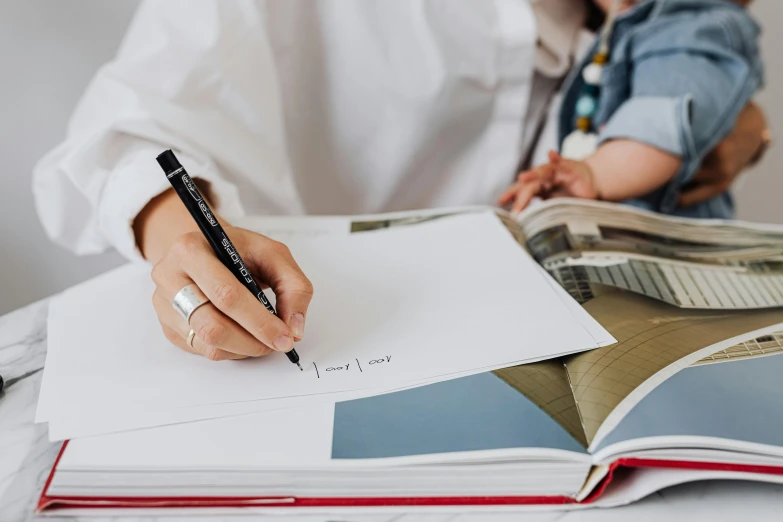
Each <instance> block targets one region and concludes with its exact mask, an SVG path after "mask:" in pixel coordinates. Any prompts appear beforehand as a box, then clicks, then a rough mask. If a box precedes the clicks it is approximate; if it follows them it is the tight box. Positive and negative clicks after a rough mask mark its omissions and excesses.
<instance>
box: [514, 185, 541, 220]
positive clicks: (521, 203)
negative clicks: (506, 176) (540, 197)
mask: <svg viewBox="0 0 783 522" xmlns="http://www.w3.org/2000/svg"><path fill="white" fill-rule="evenodd" d="M540 192H541V180H540V179H536V180H533V181H531V182H529V183H525V184H523V185H522V186H521V187H520V188H519V190H518V191H517V198H516V200H515V201H514V204H513V205H512V207H511V213H512V214H518V213H519V212H522V211H523V210H524V209H525V207H527V205H528V204H529V203H530V200H531V199H533V197H534V196H535V195H536V194H539V193H540Z"/></svg>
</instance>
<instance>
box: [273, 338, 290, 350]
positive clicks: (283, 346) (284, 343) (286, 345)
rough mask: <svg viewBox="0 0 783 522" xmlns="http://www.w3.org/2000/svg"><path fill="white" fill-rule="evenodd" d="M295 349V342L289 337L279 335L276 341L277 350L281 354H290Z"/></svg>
mask: <svg viewBox="0 0 783 522" xmlns="http://www.w3.org/2000/svg"><path fill="white" fill-rule="evenodd" d="M293 347H294V340H293V339H291V337H290V336H288V335H278V336H277V339H275V350H278V351H280V352H290V351H291V348H293Z"/></svg>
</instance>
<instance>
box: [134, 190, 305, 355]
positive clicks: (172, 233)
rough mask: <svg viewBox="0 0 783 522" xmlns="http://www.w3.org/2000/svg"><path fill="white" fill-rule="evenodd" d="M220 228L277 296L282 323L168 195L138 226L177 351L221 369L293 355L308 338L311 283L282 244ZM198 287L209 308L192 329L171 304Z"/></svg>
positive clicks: (163, 320) (158, 306)
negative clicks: (220, 363) (221, 363)
mask: <svg viewBox="0 0 783 522" xmlns="http://www.w3.org/2000/svg"><path fill="white" fill-rule="evenodd" d="M183 212H185V215H183ZM188 219H189V221H188ZM222 224H223V226H224V228H225V230H226V234H227V235H228V236H229V237H230V238H231V241H232V242H233V243H234V246H235V247H236V249H237V251H238V252H239V255H240V256H241V257H242V259H243V260H244V261H245V265H246V266H247V268H248V269H249V270H250V271H251V273H252V274H253V275H254V276H255V277H256V279H257V281H258V282H259V284H261V283H265V284H267V285H269V286H270V287H271V288H272V290H273V291H274V292H275V296H276V299H277V312H278V314H279V316H280V317H279V318H278V317H276V316H275V315H273V314H271V313H269V311H267V310H266V308H265V307H264V305H262V304H261V303H260V302H259V301H258V300H257V299H256V298H255V296H253V294H252V293H250V292H249V291H248V290H247V289H246V288H245V287H244V286H243V285H242V284H241V283H240V282H239V281H238V280H237V279H236V278H235V277H234V275H233V274H232V273H231V272H230V271H229V270H228V269H227V268H226V267H225V266H223V264H222V263H221V262H220V261H219V260H218V258H217V257H216V256H215V253H214V252H213V250H212V248H211V247H210V246H209V243H207V241H206V239H205V238H204V236H203V235H202V234H201V232H199V231H197V230H192V229H193V228H195V224H193V220H192V219H190V216H188V215H186V211H185V209H184V206H183V205H182V203H181V202H180V201H179V200H178V198H177V196H176V194H172V193H166V194H164V195H163V196H161V198H158V200H154V201H153V202H151V203H150V205H148V208H145V210H144V211H143V212H142V213H141V214H140V215H139V217H138V218H137V220H136V222H135V223H134V229H135V230H136V234H137V240H138V243H139V246H140V247H141V249H142V252H143V253H144V254H145V256H146V257H147V258H148V259H149V260H151V261H153V262H154V261H157V262H156V263H155V266H154V268H153V269H152V279H153V281H154V282H155V286H156V288H155V292H154V294H153V297H152V304H153V306H154V308H155V312H156V313H157V315H158V320H159V322H160V325H161V327H162V329H163V333H164V334H165V336H166V338H167V339H168V340H169V341H170V342H171V343H172V344H174V345H175V346H177V347H179V348H181V349H183V350H186V351H189V352H194V353H197V354H200V355H204V356H205V357H208V358H209V359H212V360H216V361H217V360H224V359H242V358H245V357H258V356H262V355H266V354H268V353H270V352H271V351H280V352H287V351H289V350H291V349H292V348H293V347H294V341H298V340H300V339H301V338H302V337H303V335H304V327H305V318H306V316H307V308H308V306H309V304H310V299H311V298H312V296H313V287H312V285H311V284H310V281H309V280H308V279H307V277H305V275H304V274H303V273H302V270H301V269H300V268H299V266H298V265H297V264H296V262H295V261H294V258H293V257H292V256H291V253H290V251H289V250H288V248H287V247H286V246H285V245H283V244H282V243H278V242H277V241H273V240H272V239H269V238H267V237H265V236H262V235H260V234H256V233H254V232H251V231H249V230H245V229H242V228H236V227H232V226H230V225H228V224H225V223H222ZM155 225H157V226H155ZM166 225H168V226H166ZM186 227H187V228H188V230H185V231H184V232H183V230H182V229H183V228H186ZM156 231H157V232H158V233H155V232H156ZM194 283H195V284H196V285H197V286H198V289H200V290H201V292H202V293H203V294H204V295H202V296H200V297H201V298H202V299H203V298H204V297H206V298H207V299H209V303H207V304H205V305H203V306H200V307H199V308H197V309H196V310H195V311H194V312H193V314H192V315H191V317H190V324H188V323H187V322H186V321H185V319H183V318H182V316H180V315H179V313H178V312H177V311H176V310H174V308H173V307H172V300H173V299H174V296H175V295H176V294H177V292H179V291H180V290H181V289H182V288H184V287H185V286H187V285H191V284H194ZM191 329H193V331H194V332H195V337H194V338H193V342H192V344H193V346H192V348H191V346H189V345H188V343H187V336H188V334H189V332H190V330H191Z"/></svg>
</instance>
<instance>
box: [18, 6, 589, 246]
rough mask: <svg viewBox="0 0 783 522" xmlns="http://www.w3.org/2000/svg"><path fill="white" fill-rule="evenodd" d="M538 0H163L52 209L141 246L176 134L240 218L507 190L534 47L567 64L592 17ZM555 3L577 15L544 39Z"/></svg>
mask: <svg viewBox="0 0 783 522" xmlns="http://www.w3.org/2000/svg"><path fill="white" fill-rule="evenodd" d="M532 1H533V5H532V6H531V4H530V3H529V2H527V1H525V0H492V1H481V0H479V1H477V0H318V1H314V0H285V1H283V0H267V1H264V0H230V1H229V0H201V1H199V2H191V1H186V0H165V1H152V0H148V1H146V2H144V3H143V4H142V5H141V7H140V8H139V11H138V12H137V14H136V16H135V18H134V20H133V22H132V24H131V27H130V29H129V31H128V33H127V35H126V37H125V40H124V41H123V43H122V45H121V47H120V49H119V51H118V54H117V56H116V58H115V59H114V60H113V61H112V62H111V63H109V64H108V65H106V66H105V67H103V68H102V69H101V70H100V71H99V72H98V74H97V75H96V77H95V79H94V80H93V82H92V83H91V85H90V86H89V88H88V90H87V92H86V93H85V95H84V97H83V99H82V100H81V101H80V103H79V105H78V107H77V109H76V111H75V113H74V115H73V117H72V119H71V121H70V124H69V127H68V134H67V138H66V140H65V141H64V142H63V143H62V144H61V145H60V146H58V147H57V148H56V149H55V150H53V151H52V152H50V153H49V154H48V155H47V156H46V157H45V158H43V159H42V160H41V161H40V163H39V164H38V165H37V166H36V169H35V172H34V193H35V196H36V205H37V207H38V212H39V215H40V217H41V220H42V222H43V224H44V227H45V229H46V231H47V233H48V234H49V235H50V236H51V237H52V238H53V239H54V240H56V241H57V242H59V243H61V244H63V245H65V246H67V247H69V248H71V249H72V250H74V251H76V252H77V253H95V252H99V251H101V250H104V249H106V248H107V247H109V246H114V247H116V248H117V249H118V250H119V251H120V252H121V253H122V254H124V255H125V256H127V257H129V258H134V257H138V255H139V254H138V250H137V249H136V246H135V240H134V237H133V233H132V228H131V226H132V222H133V219H134V218H135V216H136V215H137V214H138V212H139V211H140V210H141V209H142V208H143V207H144V206H145V205H146V204H147V202H149V200H150V199H152V198H153V197H154V196H155V195H157V194H159V193H161V192H163V191H164V190H166V189H167V188H168V187H169V185H168V181H167V180H166V178H165V176H164V175H163V172H162V171H161V170H160V168H159V167H158V165H157V163H156V162H155V157H156V156H157V155H158V154H159V153H160V152H161V151H163V150H164V149H166V148H172V149H173V150H174V151H175V153H176V154H177V156H178V157H179V158H180V161H181V162H182V164H183V165H184V166H185V168H186V169H187V170H188V172H189V173H190V174H191V175H192V176H193V177H198V178H202V179H204V180H207V181H209V182H210V183H211V191H212V194H213V196H214V197H215V206H216V207H217V208H216V209H217V211H218V212H219V213H220V214H221V215H223V216H224V217H225V218H226V219H228V220H229V221H230V220H232V219H234V218H236V217H239V216H242V215H243V214H245V213H251V214H302V213H310V214H332V213H339V214H349V213H371V212H383V211H392V210H404V209H412V208H422V207H435V206H449V205H467V204H492V203H493V202H494V201H495V199H496V198H497V196H498V195H499V194H500V193H501V192H502V191H503V190H504V189H505V188H506V187H507V186H508V185H509V183H511V181H512V180H513V178H514V175H515V170H516V167H517V164H518V162H519V160H520V158H521V157H522V156H523V153H524V152H525V151H524V150H523V149H524V147H525V143H526V142H527V141H529V140H525V139H524V138H525V135H524V134H525V133H524V132H523V131H525V121H526V117H531V115H530V114H528V101H529V99H530V96H531V86H532V83H533V82H532V80H533V76H534V64H537V67H538V72H539V73H540V74H545V75H550V76H552V75H557V74H561V73H562V72H565V70H566V69H567V65H566V67H562V64H558V52H557V51H554V52H553V51H552V48H553V46H554V47H555V48H558V49H560V52H559V54H560V55H562V56H566V58H567V56H568V52H569V51H570V48H567V47H568V46H567V45H565V43H564V42H566V43H570V42H569V38H570V37H569V34H570V35H572V36H573V34H575V33H574V30H573V29H572V28H571V25H575V27H578V25H579V24H580V22H581V14H580V10H579V9H574V8H573V5H574V4H573V2H572V0H538V1H536V0H532ZM577 3H578V4H581V2H577ZM558 5H559V6H560V7H559V8H558V7H557V6H558ZM564 5H567V7H565V8H563V6H564ZM553 6H554V7H555V9H554V10H552V7H553ZM547 11H550V12H551V13H554V14H552V15H551V16H549V15H547ZM542 13H544V14H543V15H542ZM542 16H543V17H544V18H546V19H547V20H548V21H549V25H553V24H552V20H560V22H558V23H556V24H554V26H556V27H557V28H558V30H556V31H555V30H554V29H552V30H550V31H549V34H550V36H551V38H549V39H548V40H547V39H546V38H542V39H541V40H539V42H538V44H539V45H538V48H539V50H538V57H537V56H536V53H537V51H536V18H538V19H539V21H540V20H541V19H542ZM563 20H566V21H567V22H568V23H566V22H564V21H563ZM574 20H576V23H575V24H574ZM569 24H570V25H569ZM542 25H543V26H546V24H542ZM547 42H548V43H549V44H550V45H544V44H545V43H547ZM543 48H546V56H544V57H543V58H542V55H541V50H542V49H543ZM553 56H554V61H553V58H552V57H553ZM562 56H560V57H561V58H562ZM566 61H568V60H566ZM561 69H562V70H561ZM548 95H549V92H548V91H547V90H546V89H544V90H543V91H542V93H541V95H540V96H539V98H540V99H539V100H538V107H539V109H537V110H536V111H534V112H536V113H537V114H535V117H536V118H538V117H539V116H540V112H541V110H540V107H541V106H543V105H545V103H542V102H541V100H545V99H546V98H548ZM530 126H531V125H528V127H530ZM528 134H529V133H528Z"/></svg>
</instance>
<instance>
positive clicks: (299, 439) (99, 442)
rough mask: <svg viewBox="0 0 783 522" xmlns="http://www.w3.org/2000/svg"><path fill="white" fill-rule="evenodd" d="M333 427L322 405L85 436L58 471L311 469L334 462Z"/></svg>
mask: <svg viewBox="0 0 783 522" xmlns="http://www.w3.org/2000/svg"><path fill="white" fill-rule="evenodd" d="M333 424H334V405H330V404H323V405H320V406H310V407H307V408H288V409H285V410H278V411H269V412H264V413H256V414H252V415H243V416H241V417H233V418H230V419H219V420H209V421H200V422H195V423H189V424H177V425H174V426H165V427H159V428H154V429H149V430H138V431H134V432H125V433H116V434H112V435H104V436H101V437H87V438H84V439H79V440H72V441H70V442H69V443H68V448H67V451H66V452H65V453H63V457H62V459H61V460H60V462H59V464H58V470H72V471H76V470H95V469H105V468H106V467H108V468H110V469H116V470H122V469H133V468H135V467H138V466H141V467H144V468H147V469H149V468H152V467H154V468H160V469H171V470H180V471H181V470H186V469H193V468H198V469H201V470H203V469H210V468H220V469H231V470H242V469H248V468H254V469H258V468H263V467H274V466H281V467H285V468H297V467H298V466H299V465H304V466H307V467H308V468H310V469H313V468H317V467H319V466H321V465H326V464H328V463H329V461H330V460H331V458H332V431H333V429H332V428H333ZM194 458H196V459H197V462H196V461H194Z"/></svg>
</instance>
